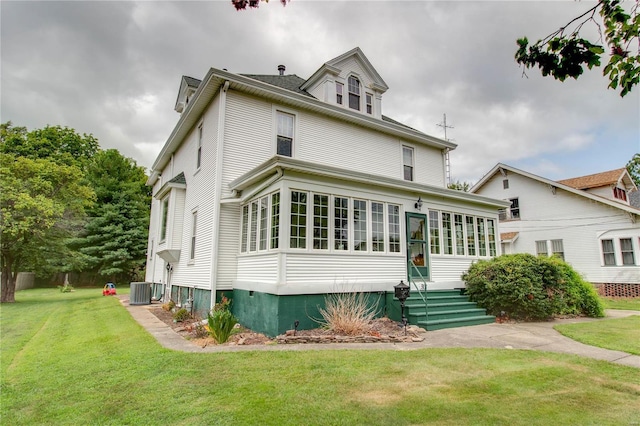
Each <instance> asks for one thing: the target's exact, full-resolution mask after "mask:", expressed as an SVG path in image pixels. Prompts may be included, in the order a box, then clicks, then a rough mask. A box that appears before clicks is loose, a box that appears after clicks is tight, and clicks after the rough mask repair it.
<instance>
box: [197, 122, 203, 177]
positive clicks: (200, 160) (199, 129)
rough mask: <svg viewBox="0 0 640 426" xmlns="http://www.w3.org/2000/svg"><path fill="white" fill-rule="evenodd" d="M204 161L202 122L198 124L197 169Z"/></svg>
mask: <svg viewBox="0 0 640 426" xmlns="http://www.w3.org/2000/svg"><path fill="white" fill-rule="evenodd" d="M201 163H202V124H201V125H199V126H198V147H197V152H196V170H197V169H199V168H200V164H201Z"/></svg>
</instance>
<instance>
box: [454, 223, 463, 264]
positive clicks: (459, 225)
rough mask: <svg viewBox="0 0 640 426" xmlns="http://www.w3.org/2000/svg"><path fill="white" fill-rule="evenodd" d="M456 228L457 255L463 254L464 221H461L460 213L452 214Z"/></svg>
mask: <svg viewBox="0 0 640 426" xmlns="http://www.w3.org/2000/svg"><path fill="white" fill-rule="evenodd" d="M453 220H454V222H455V228H456V254H457V255H458V256H464V223H463V222H462V215H461V214H456V215H453Z"/></svg>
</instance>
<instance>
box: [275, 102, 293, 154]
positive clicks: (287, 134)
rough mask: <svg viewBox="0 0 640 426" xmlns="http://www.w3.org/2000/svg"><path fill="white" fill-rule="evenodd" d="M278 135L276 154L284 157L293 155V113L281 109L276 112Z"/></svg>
mask: <svg viewBox="0 0 640 426" xmlns="http://www.w3.org/2000/svg"><path fill="white" fill-rule="evenodd" d="M277 117H278V135H277V136H278V137H277V139H278V140H277V147H276V154H277V155H282V156H285V157H291V156H293V119H294V117H293V115H292V114H287V113H285V112H282V111H278V112H277Z"/></svg>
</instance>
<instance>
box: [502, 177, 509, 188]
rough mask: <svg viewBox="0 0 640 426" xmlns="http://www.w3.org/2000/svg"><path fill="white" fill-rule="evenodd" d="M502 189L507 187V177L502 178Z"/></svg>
mask: <svg viewBox="0 0 640 426" xmlns="http://www.w3.org/2000/svg"><path fill="white" fill-rule="evenodd" d="M502 189H509V179H504V180H503V181H502Z"/></svg>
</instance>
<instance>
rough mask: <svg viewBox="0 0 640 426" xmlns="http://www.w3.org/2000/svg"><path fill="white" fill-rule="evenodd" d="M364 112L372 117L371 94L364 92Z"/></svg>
mask: <svg viewBox="0 0 640 426" xmlns="http://www.w3.org/2000/svg"><path fill="white" fill-rule="evenodd" d="M364 99H365V112H366V113H367V114H369V115H373V93H369V92H364Z"/></svg>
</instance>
